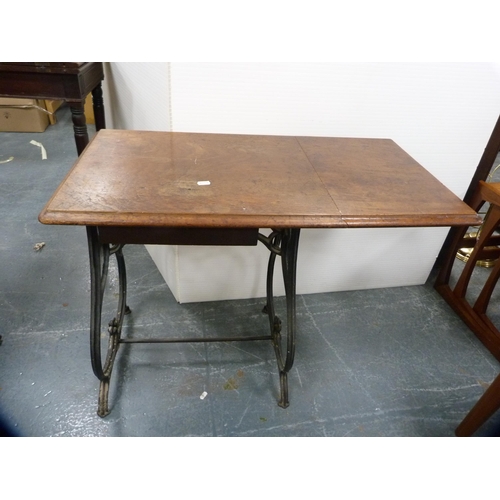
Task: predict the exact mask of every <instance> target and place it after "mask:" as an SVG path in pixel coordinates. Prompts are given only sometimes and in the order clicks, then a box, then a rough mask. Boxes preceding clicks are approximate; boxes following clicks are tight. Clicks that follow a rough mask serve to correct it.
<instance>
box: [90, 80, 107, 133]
mask: <svg viewBox="0 0 500 500" xmlns="http://www.w3.org/2000/svg"><path fill="white" fill-rule="evenodd" d="M92 105H93V107H94V118H95V129H96V131H99V130H101V129H102V128H106V119H105V116H104V99H103V98H102V84H99V85H98V86H97V87H96V88H95V89H94V90H92Z"/></svg>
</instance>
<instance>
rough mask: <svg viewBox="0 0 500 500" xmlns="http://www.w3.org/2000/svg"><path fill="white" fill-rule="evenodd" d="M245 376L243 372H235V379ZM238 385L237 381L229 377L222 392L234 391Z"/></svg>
mask: <svg viewBox="0 0 500 500" xmlns="http://www.w3.org/2000/svg"><path fill="white" fill-rule="evenodd" d="M244 376H245V372H244V371H243V370H238V371H237V372H236V377H237V378H243V377H244ZM239 386H240V384H239V383H238V380H237V379H236V378H235V377H230V378H228V379H227V382H226V383H225V384H224V390H225V391H234V390H235V389H238V387H239Z"/></svg>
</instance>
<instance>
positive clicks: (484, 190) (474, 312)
mask: <svg viewBox="0 0 500 500" xmlns="http://www.w3.org/2000/svg"><path fill="white" fill-rule="evenodd" d="M486 202H487V203H489V204H490V206H489V209H488V212H487V214H486V216H485V218H484V221H483V224H482V225H481V228H480V230H479V231H478V234H477V237H476V238H474V239H471V238H468V239H467V238H465V235H466V232H467V229H468V228H467V227H463V228H460V229H459V230H457V231H456V232H455V235H454V239H453V241H452V243H451V246H450V248H451V249H452V251H451V252H450V254H449V255H448V258H447V260H446V261H445V263H444V265H443V266H442V268H441V270H440V273H439V275H438V278H437V280H436V283H435V288H436V290H437V291H438V292H439V293H440V294H441V295H442V296H443V298H444V299H445V300H446V302H448V304H449V305H450V306H451V307H452V308H453V309H454V311H455V312H456V313H457V314H458V316H460V317H461V318H462V320H463V321H464V322H465V323H466V324H467V325H468V326H469V328H470V329H471V330H472V331H473V332H474V333H475V334H476V336H477V337H478V338H479V339H480V340H481V341H482V342H483V344H484V345H485V346H486V347H487V348H488V349H489V351H490V352H491V353H492V354H493V355H494V356H495V357H496V358H497V359H498V360H500V331H499V330H498V328H497V327H496V326H495V325H494V323H493V322H492V321H491V319H490V318H489V317H488V315H487V309H488V305H489V303H490V299H491V296H492V293H493V290H494V289H495V286H496V284H497V282H498V279H499V278H500V258H499V257H500V248H499V247H498V246H497V245H498V244H499V243H500V237H499V236H495V235H494V234H493V233H494V232H495V231H496V230H497V229H498V228H499V226H500V183H486V182H484V181H479V186H478V188H477V189H476V192H475V193H474V195H473V196H472V199H471V201H470V206H471V207H472V208H474V210H476V211H478V210H479V209H480V208H481V207H482V206H483V205H484V204H485V203H486ZM472 244H473V249H472V252H471V253H470V255H469V257H468V260H467V262H466V263H465V266H464V268H463V270H462V273H461V274H460V276H459V278H458V281H457V282H456V284H455V286H454V287H453V288H452V287H451V286H450V274H451V269H452V267H453V263H454V260H455V258H456V252H457V250H458V249H459V248H464V247H466V246H467V245H472ZM480 259H491V260H494V259H496V263H495V265H494V266H493V267H492V268H491V271H490V274H489V276H488V278H487V279H486V281H485V282H484V285H483V286H482V288H481V291H480V293H479V295H478V296H477V298H476V299H475V302H474V303H473V304H471V303H470V302H469V300H470V299H469V297H467V290H468V286H469V283H470V280H471V277H472V273H473V271H474V269H475V267H476V265H477V262H478V260H480ZM499 408H500V375H499V376H498V377H497V378H496V379H495V381H494V382H493V383H492V384H491V386H490V387H489V388H488V389H487V391H486V392H485V393H484V395H483V396H482V397H481V399H480V400H479V401H478V402H477V404H476V405H475V406H474V407H473V408H472V410H471V411H470V412H469V414H468V415H467V416H466V417H465V419H464V420H463V421H462V423H461V424H460V425H459V426H458V427H457V429H456V431H455V432H456V435H457V436H470V435H472V434H473V433H474V432H476V431H477V429H478V428H479V427H480V426H481V425H482V424H484V422H486V420H487V419H488V418H490V417H491V416H492V415H493V414H494V413H495V412H496V411H497V410H498V409H499Z"/></svg>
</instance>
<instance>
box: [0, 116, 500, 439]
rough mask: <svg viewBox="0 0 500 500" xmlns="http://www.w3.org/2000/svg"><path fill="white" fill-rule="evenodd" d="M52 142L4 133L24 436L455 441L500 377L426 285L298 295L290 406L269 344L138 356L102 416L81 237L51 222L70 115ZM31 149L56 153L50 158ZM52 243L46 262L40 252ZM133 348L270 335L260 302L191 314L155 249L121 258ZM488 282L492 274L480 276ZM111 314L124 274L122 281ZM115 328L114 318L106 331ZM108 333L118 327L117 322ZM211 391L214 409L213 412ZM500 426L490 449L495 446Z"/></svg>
mask: <svg viewBox="0 0 500 500" xmlns="http://www.w3.org/2000/svg"><path fill="white" fill-rule="evenodd" d="M57 118H58V123H57V124H56V125H53V126H49V128H48V129H47V130H46V131H45V132H44V133H39V134H29V133H22V134H20V133H1V134H0V161H2V160H6V159H7V158H8V157H10V156H13V157H14V160H13V161H11V162H8V163H0V179H1V183H0V190H1V196H0V210H1V215H2V216H1V223H0V224H1V234H2V237H1V240H0V251H1V256H2V265H1V266H0V318H1V321H0V335H2V338H3V343H2V344H1V346H0V413H1V414H2V416H3V420H4V427H5V429H6V432H8V433H11V434H14V435H20V436H32V437H36V436H250V437H251V436H453V435H454V429H455V428H456V426H457V425H458V424H459V422H460V421H461V420H462V419H463V417H464V416H465V415H466V413H467V412H468V411H469V409H470V408H471V407H472V406H473V405H474V403H475V402H476V401H477V400H478V398H479V397H480V396H481V394H483V392H484V390H485V388H486V387H487V386H488V384H489V383H490V382H491V381H492V380H493V379H494V378H495V376H496V375H497V374H498V372H499V370H500V366H499V363H498V361H497V360H496V359H495V358H494V357H493V356H492V355H491V354H490V353H489V352H488V351H487V350H486V348H485V347H483V345H482V344H481V343H480V342H479V341H478V340H477V339H476V337H475V336H474V335H473V334H472V333H471V332H470V331H469V330H468V328H467V327H466V326H465V325H464V324H463V323H462V322H461V320H460V319H459V318H458V317H456V316H455V314H454V313H453V312H452V311H451V310H450V308H449V307H448V305H447V304H446V303H445V302H444V301H443V300H442V298H441V297H440V296H439V295H438V294H437V293H436V292H435V291H434V289H433V287H432V279H430V280H429V282H428V283H427V284H425V285H422V286H413V287H406V288H393V289H379V290H369V291H354V292H345V293H344V292H343V293H326V294H315V295H304V296H299V297H298V311H297V320H298V332H299V334H298V342H297V352H296V358H295V365H294V368H293V369H292V371H291V373H290V376H289V382H290V399H291V404H290V407H289V408H287V409H282V408H279V407H278V406H277V404H276V399H277V396H278V375H277V368H276V362H275V359H274V353H273V350H272V348H271V346H270V344H268V343H262V342H258V343H228V344H175V345H151V344H149V345H142V346H140V345H135V346H131V347H130V346H125V347H122V348H121V351H120V352H119V355H118V359H117V364H116V369H115V372H114V374H113V375H114V376H113V381H112V385H113V387H112V394H111V405H112V412H111V414H110V415H109V416H108V417H106V418H104V419H102V418H100V417H98V416H97V414H96V402H97V392H98V383H97V379H96V378H95V376H94V375H93V373H92V370H91V366H90V355H89V346H88V323H89V271H88V255H87V248H86V235H85V230H84V229H83V228H78V227H62V226H59V227H56V226H44V225H42V224H40V223H39V222H38V220H37V216H38V213H39V212H40V210H41V209H42V207H43V206H44V204H45V203H46V201H47V200H48V199H49V197H50V196H51V195H52V193H53V191H54V190H55V189H56V187H57V186H58V184H59V183H60V181H61V180H62V179H63V177H64V176H65V174H66V173H67V171H68V170H69V168H70V167H71V165H72V164H73V162H74V161H75V159H76V148H75V145H74V141H73V132H72V124H71V117H70V113H69V110H68V108H64V107H63V108H61V109H60V110H59V111H58V112H57ZM32 139H34V140H36V141H39V142H41V143H42V144H43V145H44V147H45V148H46V150H47V154H48V159H47V160H43V161H42V160H41V154H40V149H39V148H38V147H36V146H33V145H31V144H30V141H31V140H32ZM41 242H44V243H45V246H44V247H43V248H42V249H41V250H40V251H35V250H34V245H35V244H37V243H41ZM124 254H125V258H126V261H127V269H128V281H129V300H128V302H129V305H130V307H131V309H132V311H133V312H132V315H130V316H128V317H127V318H126V320H125V327H124V335H133V336H140V335H148V334H152V333H153V334H157V335H168V334H173V335H176V336H178V335H181V334H183V333H185V334H187V335H190V336H193V335H200V336H204V335H207V336H208V335H211V334H213V332H217V333H218V334H221V335H231V334H239V333H242V334H244V333H249V334H252V333H255V332H257V333H264V334H265V333H267V330H266V328H267V319H266V317H265V316H264V315H262V313H261V309H262V305H263V300H253V299H252V300H237V301H224V302H210V303H197V304H182V305H180V304H178V303H177V302H176V301H175V300H174V298H173V297H172V295H171V293H170V291H169V289H168V287H167V285H166V284H165V283H164V281H163V279H162V278H161V276H160V273H159V272H158V271H157V269H156V266H155V265H154V263H153V262H152V260H151V258H150V257H149V254H148V253H147V251H146V250H145V248H144V247H142V246H127V247H125V249H124ZM483 272H484V270H479V273H483ZM109 293H110V295H109V299H106V302H105V303H106V306H109V307H110V308H111V304H112V302H113V299H114V298H115V297H114V296H115V295H116V271H115V269H114V267H113V268H112V270H111V275H110V292H109ZM113 315H114V313H113V312H112V311H111V309H110V312H109V319H111V317H112V316H113ZM103 319H106V321H107V319H108V318H107V316H106V313H105V315H104V318H103ZM203 392H206V393H207V396H206V397H205V398H204V399H200V395H201V394H202V393H203ZM499 429H500V415H496V416H495V417H494V418H493V419H491V420H490V421H489V422H488V423H487V424H486V425H485V426H484V427H483V428H482V429H481V430H480V432H478V434H477V435H482V436H491V435H497V434H498V431H499Z"/></svg>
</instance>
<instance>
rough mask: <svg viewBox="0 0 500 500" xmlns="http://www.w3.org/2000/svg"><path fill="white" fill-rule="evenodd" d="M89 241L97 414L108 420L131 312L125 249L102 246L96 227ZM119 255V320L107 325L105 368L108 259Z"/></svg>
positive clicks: (90, 234)
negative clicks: (124, 328) (112, 379)
mask: <svg viewBox="0 0 500 500" xmlns="http://www.w3.org/2000/svg"><path fill="white" fill-rule="evenodd" d="M87 239H88V245H89V257H90V286H91V300H90V359H91V363H92V369H93V371H94V374H95V376H96V377H97V378H98V379H99V380H100V387H99V400H98V409H97V414H98V415H99V416H100V417H105V416H106V415H108V414H109V412H110V410H109V407H108V395H109V380H110V377H111V372H112V370H113V364H114V361H115V357H116V353H117V352H118V347H119V344H120V336H121V330H122V325H123V317H124V316H125V314H128V313H129V312H130V309H129V308H128V307H127V305H126V297H127V277H126V269H125V260H124V258H123V253H122V248H123V245H119V246H114V247H110V245H109V244H101V243H99V235H98V230H97V228H96V227H90V226H89V227H87ZM113 253H114V254H115V255H116V260H117V264H118V279H119V300H118V309H117V313H116V316H115V317H114V318H113V319H112V320H111V321H110V322H109V325H108V335H109V339H108V347H107V352H106V359H105V362H104V365H103V364H102V357H101V315H102V302H103V297H104V290H105V288H106V281H107V276H108V266H109V256H110V254H113Z"/></svg>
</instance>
